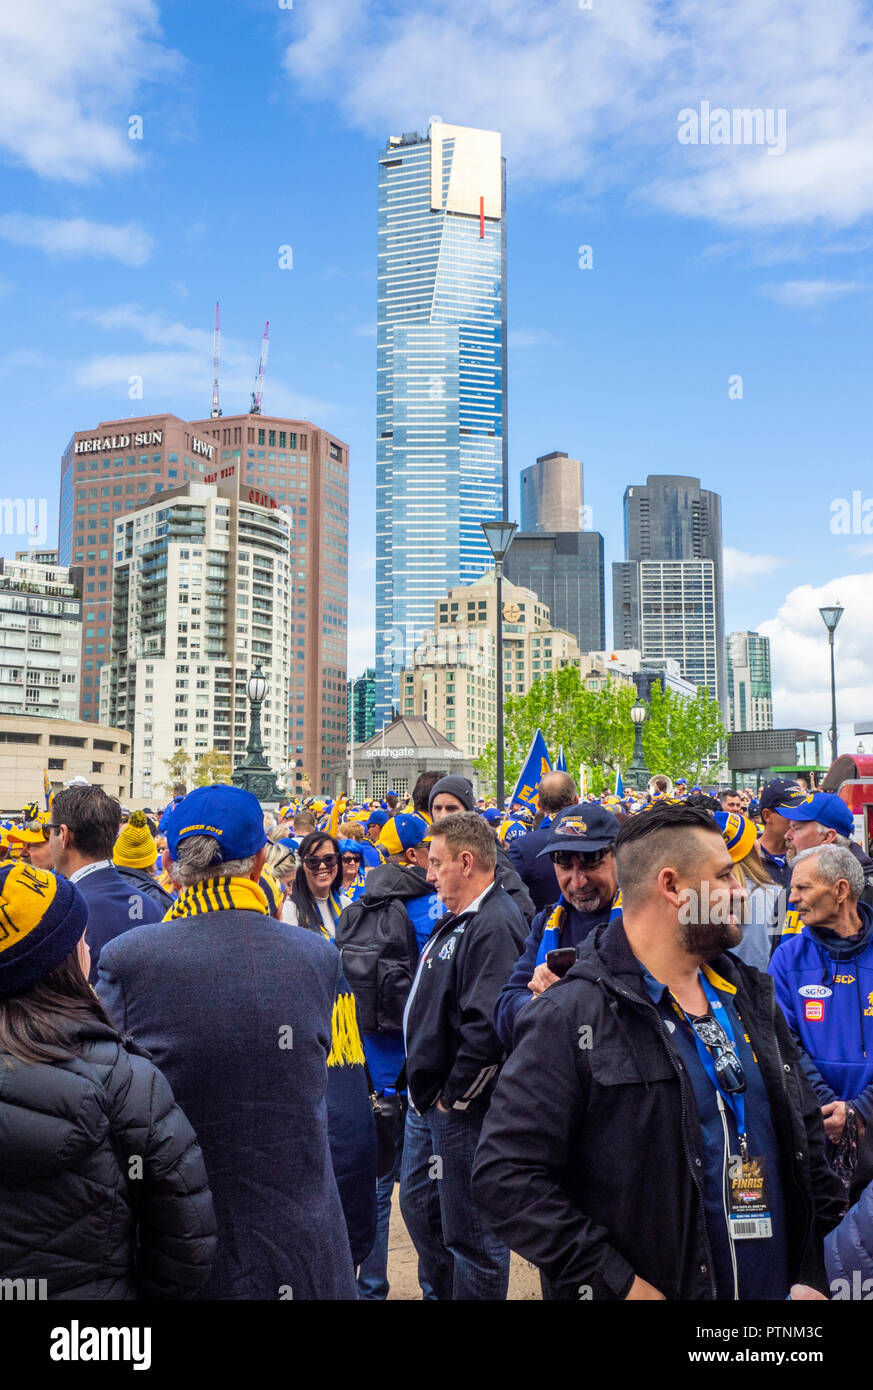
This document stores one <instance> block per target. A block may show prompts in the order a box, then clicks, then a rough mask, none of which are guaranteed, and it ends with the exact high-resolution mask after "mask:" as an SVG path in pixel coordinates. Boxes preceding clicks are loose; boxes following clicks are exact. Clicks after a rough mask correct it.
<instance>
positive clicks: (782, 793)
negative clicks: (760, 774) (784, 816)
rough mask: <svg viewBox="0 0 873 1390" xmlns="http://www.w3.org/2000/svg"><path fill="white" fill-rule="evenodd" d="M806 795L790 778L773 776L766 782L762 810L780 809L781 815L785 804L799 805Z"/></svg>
mask: <svg viewBox="0 0 873 1390" xmlns="http://www.w3.org/2000/svg"><path fill="white" fill-rule="evenodd" d="M805 797H806V793H805V792H804V791H802V790H801V789H800V787H799V786H798V785H797V783H796V782H792V781H791V779H790V778H788V777H772V778H771V779H770V781H769V782H765V784H764V787H763V789H762V791H761V796H760V800H759V804H760V807H761V810H762V811H778V812H779V813H780V815H781V813H782V808H783V807H784V806H799V805H800V803H801V801H803V800H804V799H805ZM812 819H814V817H813V818H812Z"/></svg>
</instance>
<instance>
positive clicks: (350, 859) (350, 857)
mask: <svg viewBox="0 0 873 1390" xmlns="http://www.w3.org/2000/svg"><path fill="white" fill-rule="evenodd" d="M362 858H363V856H362V855H360V854H344V855H343V863H344V864H359V863H360V862H361V859H362Z"/></svg>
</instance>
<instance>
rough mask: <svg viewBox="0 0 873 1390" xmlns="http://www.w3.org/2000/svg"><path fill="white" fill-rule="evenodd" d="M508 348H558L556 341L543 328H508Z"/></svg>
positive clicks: (552, 335)
mask: <svg viewBox="0 0 873 1390" xmlns="http://www.w3.org/2000/svg"><path fill="white" fill-rule="evenodd" d="M507 337H508V339H509V346H510V347H511V348H515V349H516V350H519V349H522V350H523V349H524V348H538V347H560V343H559V341H558V339H557V338H556V337H555V336H554V334H552V333H548V332H547V331H546V330H545V329H544V328H510V330H509V333H508V334H507Z"/></svg>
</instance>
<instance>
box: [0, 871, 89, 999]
mask: <svg viewBox="0 0 873 1390" xmlns="http://www.w3.org/2000/svg"><path fill="white" fill-rule="evenodd" d="M87 920H88V907H87V904H86V902H85V899H84V897H83V896H82V894H81V893H80V892H79V890H78V888H76V886H75V885H74V884H72V883H69V882H68V881H67V879H65V878H60V877H56V876H55V875H54V874H53V873H49V871H48V869H38V868H37V867H36V866H35V865H34V864H26V863H21V862H15V863H12V862H10V861H7V862H6V863H3V864H0V999H5V998H7V997H8V996H9V995H11V994H22V993H23V992H24V991H25V990H26V989H30V987H31V985H35V984H36V982H37V980H41V979H42V978H43V976H45V975H48V974H50V973H51V971H52V970H55V969H56V968H57V967H58V966H59V965H60V964H61V962H62V961H65V960H66V959H67V956H69V955H72V953H73V951H74V950H75V949H76V944H77V942H78V940H79V938H80V937H81V935H82V933H83V932H84V930H85V923H86V922H87Z"/></svg>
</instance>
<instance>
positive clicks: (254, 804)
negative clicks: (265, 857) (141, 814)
mask: <svg viewBox="0 0 873 1390" xmlns="http://www.w3.org/2000/svg"><path fill="white" fill-rule="evenodd" d="M164 833H165V834H166V836H167V848H168V849H169V851H170V854H171V855H172V856H173V858H174V859H176V858H178V849H179V843H180V841H182V840H187V839H188V838H189V837H190V836H191V835H208V836H210V837H211V838H212V839H213V840H215V842H216V844H217V845H218V848H219V850H220V858H218V857H217V858H216V860H215V862H216V863H220V862H221V861H224V862H226V861H227V860H228V859H248V858H249V857H250V856H251V855H253V854H257V852H258V850H259V849H263V847H264V845H266V844H269V840H268V838H267V833H266V831H265V830H264V813H263V811H262V810H261V803H260V802H259V801H258V798H257V797H256V796H253V795H252V793H251V792H247V791H244V790H243V788H242V787H229V786H225V785H219V786H214V787H197V788H196V789H195V790H194V791H193V792H189V793H188V795H187V796H186V797H184V798H183V800H182V801H180V802H179V804H178V806H174V807H173V810H172V811H171V813H170V815H169V816H168V817H167V818H166V830H165V832H164Z"/></svg>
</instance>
